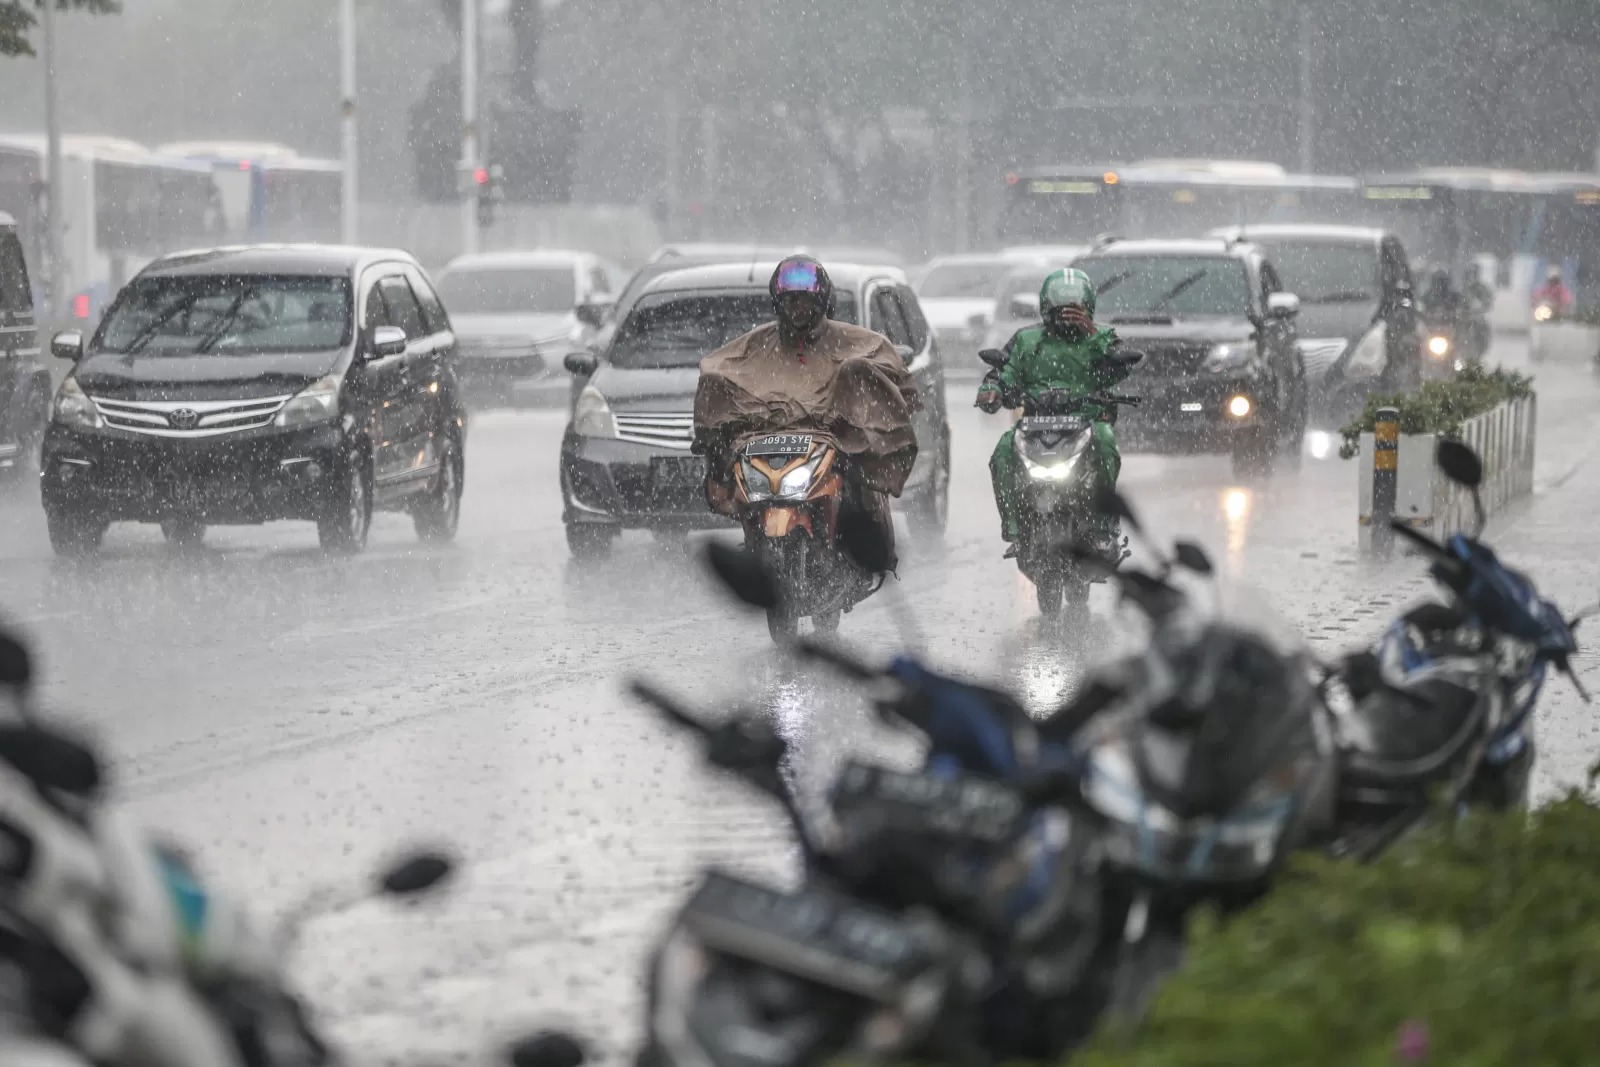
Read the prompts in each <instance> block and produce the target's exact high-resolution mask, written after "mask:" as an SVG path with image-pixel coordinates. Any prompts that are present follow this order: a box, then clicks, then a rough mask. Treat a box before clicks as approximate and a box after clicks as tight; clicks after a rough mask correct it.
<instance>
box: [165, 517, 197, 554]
mask: <svg viewBox="0 0 1600 1067" xmlns="http://www.w3.org/2000/svg"><path fill="white" fill-rule="evenodd" d="M161 536H162V537H165V538H166V539H167V544H169V545H172V546H173V547H175V548H197V547H199V545H200V544H201V543H202V542H203V541H204V540H205V539H206V524H205V523H203V522H201V521H200V520H199V519H166V520H164V521H163V522H162V523H161Z"/></svg>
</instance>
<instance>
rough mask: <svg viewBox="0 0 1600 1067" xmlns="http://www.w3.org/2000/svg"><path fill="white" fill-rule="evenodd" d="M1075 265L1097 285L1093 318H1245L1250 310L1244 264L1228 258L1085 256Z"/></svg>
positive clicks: (1114, 319)
mask: <svg viewBox="0 0 1600 1067" xmlns="http://www.w3.org/2000/svg"><path fill="white" fill-rule="evenodd" d="M1073 266H1075V267H1077V268H1078V269H1079V270H1081V271H1083V272H1084V273H1086V274H1088V275H1089V279H1090V280H1091V281H1093V282H1094V287H1095V290H1096V294H1097V296H1098V297H1099V306H1098V307H1097V308H1096V310H1095V317H1096V318H1100V319H1104V320H1105V321H1107V322H1115V321H1116V320H1117V319H1119V318H1122V319H1126V318H1144V317H1147V316H1155V317H1170V318H1185V317H1221V316H1228V317H1242V316H1244V315H1245V314H1246V313H1247V312H1248V311H1249V310H1250V288H1249V283H1248V281H1247V278H1246V275H1245V270H1244V264H1242V263H1240V262H1239V261H1238V260H1236V259H1231V258H1229V257H1226V256H1153V255H1152V256H1134V255H1121V256H1087V257H1085V258H1083V259H1080V260H1078V261H1077V262H1076V263H1074V264H1073Z"/></svg>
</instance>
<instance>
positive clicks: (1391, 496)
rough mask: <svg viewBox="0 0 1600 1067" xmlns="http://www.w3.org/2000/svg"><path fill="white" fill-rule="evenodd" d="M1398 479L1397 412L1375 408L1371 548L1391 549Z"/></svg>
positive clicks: (1380, 551) (1377, 550)
mask: <svg viewBox="0 0 1600 1067" xmlns="http://www.w3.org/2000/svg"><path fill="white" fill-rule="evenodd" d="M1399 480H1400V412H1399V410H1398V409H1396V408H1379V409H1378V413H1377V416H1376V417H1375V418H1374V419H1373V424H1372V551H1373V552H1374V553H1375V554H1376V555H1379V556H1388V555H1391V554H1392V553H1393V552H1394V527H1393V526H1391V525H1390V523H1392V522H1393V521H1394V505H1395V497H1396V494H1397V490H1398V488H1399Z"/></svg>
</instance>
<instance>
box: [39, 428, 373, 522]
mask: <svg viewBox="0 0 1600 1067" xmlns="http://www.w3.org/2000/svg"><path fill="white" fill-rule="evenodd" d="M343 440H344V439H343V433H342V431H341V429H340V427H339V425H338V424H336V423H327V424H324V425H321V426H310V427H303V428H297V429H292V430H279V429H275V428H267V429H263V430H250V431H244V432H241V433H237V434H227V435H222V436H218V437H211V438H199V439H173V438H166V437H153V436H149V435H146V434H137V433H129V432H125V431H118V430H110V431H105V430H76V429H67V428H65V427H62V426H60V425H57V424H54V423H52V424H51V426H50V428H49V429H48V430H47V431H46V432H45V438H44V447H43V450H42V455H41V459H40V489H41V494H42V496H43V500H44V506H45V508H46V509H47V510H50V511H55V512H69V513H77V514H83V515H93V516H95V517H98V518H102V519H107V520H111V521H131V522H160V521H162V520H165V519H170V518H188V519H195V520H199V521H201V522H208V523H220V524H232V523H260V522H272V521H275V520H278V519H316V518H317V517H318V516H319V514H320V513H321V510H322V508H323V501H324V500H326V498H327V496H328V493H329V491H330V486H331V485H332V484H334V482H333V479H334V476H335V474H336V473H337V468H338V464H339V463H340V462H341V457H342V450H343Z"/></svg>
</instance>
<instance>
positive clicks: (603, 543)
mask: <svg viewBox="0 0 1600 1067" xmlns="http://www.w3.org/2000/svg"><path fill="white" fill-rule="evenodd" d="M621 532H622V531H620V530H618V529H617V528H616V527H614V526H604V525H601V524H599V523H587V522H585V523H578V522H575V523H569V524H568V525H567V550H568V551H570V552H571V553H572V558H573V559H575V560H577V561H578V562H579V563H589V562H592V561H594V560H599V559H605V558H606V557H607V556H609V555H611V546H612V545H613V544H614V543H615V542H616V540H617V537H618V535H619V534H620V533H621Z"/></svg>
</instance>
